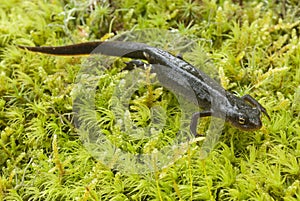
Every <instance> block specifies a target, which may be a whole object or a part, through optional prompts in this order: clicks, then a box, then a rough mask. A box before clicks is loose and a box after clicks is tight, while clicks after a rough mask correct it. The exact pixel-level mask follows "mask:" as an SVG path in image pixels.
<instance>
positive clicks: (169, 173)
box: [0, 0, 300, 200]
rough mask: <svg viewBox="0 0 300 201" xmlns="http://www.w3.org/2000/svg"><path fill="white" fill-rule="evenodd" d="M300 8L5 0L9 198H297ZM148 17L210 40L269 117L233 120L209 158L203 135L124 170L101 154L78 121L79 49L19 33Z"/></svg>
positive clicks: (0, 122) (63, 40) (102, 32)
mask: <svg viewBox="0 0 300 201" xmlns="http://www.w3.org/2000/svg"><path fill="white" fill-rule="evenodd" d="M299 17H300V9H299V3H298V1H293V0H290V1H289V0H281V1H279V0H278V1H275V0H273V1H272V0H269V1H258V0H257V1H246V0H245V1H240V2H232V1H225V0H224V1H207V0H202V1H197V0H195V1H184V0H175V1H171V0H166V1H165V0H164V1H161V0H156V1H154V0H150V1H145V0H138V1H137V0H116V1H96V0H95V1H83V0H81V1H80V0H73V1H72V0H71V1H63V0H61V1H59V0H49V1H45V0H33V1H27V0H24V1H18V0H6V1H4V0H1V3H0V130H1V139H0V167H1V169H0V172H1V177H0V200H299V199H300V164H299V157H300V141H299V138H300V123H299V122H300V121H299V115H300V43H299V34H300V20H299V19H300V18H299ZM146 28H160V29H164V30H170V29H173V30H178V31H179V33H181V34H182V35H185V36H190V37H193V38H199V39H202V40H209V41H211V43H210V44H208V43H207V44H205V45H204V46H203V49H204V50H205V51H207V55H208V56H209V58H210V59H211V60H212V61H213V63H214V65H215V66H216V67H217V68H218V70H219V77H220V79H221V83H222V85H223V86H224V87H225V88H226V89H228V90H230V91H232V92H234V93H236V94H239V95H244V94H251V95H252V96H253V97H255V98H256V99H257V100H258V101H259V102H260V103H261V104H262V105H264V106H265V107H266V108H267V110H268V112H269V114H270V116H271V121H268V120H267V119H266V118H265V117H263V123H264V126H263V128H262V129H260V130H258V131H255V132H242V131H239V130H237V129H236V128H233V127H232V126H230V125H227V126H226V127H225V129H224V131H223V135H222V136H221V138H220V141H219V143H218V144H217V146H216V147H215V149H214V150H213V151H212V153H211V154H210V155H209V156H208V158H206V159H204V160H200V159H199V156H200V151H199V148H198V146H197V144H194V145H191V148H190V149H189V150H188V152H187V153H186V154H185V155H184V156H183V157H182V158H181V159H179V160H178V161H175V163H174V164H173V165H171V166H169V167H167V168H165V169H163V170H158V171H156V172H153V173H149V174H140V175H136V174H134V175H133V174H123V173H120V172H116V171H114V170H111V169H110V168H108V167H106V166H105V165H103V164H102V163H101V162H100V161H97V160H95V159H94V158H93V157H92V156H91V154H90V153H89V152H88V151H87V150H86V149H85V148H84V147H83V145H82V142H81V140H80V139H79V136H78V133H77V131H76V128H75V127H74V125H73V114H72V97H71V92H72V89H73V88H74V81H75V78H76V75H77V73H78V71H79V69H80V64H81V58H80V57H53V56H48V55H41V54H35V53H30V52H26V51H22V50H20V49H19V48H18V47H17V45H32V46H36V45H53V46H54V45H65V44H72V43H79V42H84V41H92V40H96V39H99V38H102V37H103V36H107V35H106V34H108V33H113V32H114V33H122V32H124V31H128V30H132V29H146ZM108 74H109V75H111V76H110V77H109V79H107V81H108V80H110V81H108V83H107V86H111V85H110V82H114V81H117V80H118V79H120V76H118V75H119V71H118V70H116V69H114V68H113V69H112V70H110V71H109V72H108ZM111 78H115V79H116V80H111ZM103 82H104V83H106V82H105V80H104V81H103ZM102 84H103V83H102ZM103 86H104V85H103ZM109 94H110V92H109V90H107V91H105V92H103V94H102V95H103V96H101V97H102V98H103V101H102V102H101V101H99V105H98V107H99V108H100V109H102V110H101V111H104V112H103V114H110V110H109V107H108V105H105V103H106V102H107V100H109V99H110V96H109ZM106 117H107V115H103V116H100V120H103V118H106ZM113 120H114V117H113V116H112V117H111V118H106V119H105V121H108V122H110V123H108V124H113ZM103 121H104V120H103ZM100 122H101V121H100ZM108 130H109V129H108ZM112 134H114V132H112Z"/></svg>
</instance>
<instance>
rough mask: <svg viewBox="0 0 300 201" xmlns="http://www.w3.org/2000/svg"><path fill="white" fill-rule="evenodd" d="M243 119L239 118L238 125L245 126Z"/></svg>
mask: <svg viewBox="0 0 300 201" xmlns="http://www.w3.org/2000/svg"><path fill="white" fill-rule="evenodd" d="M245 121H246V120H245V118H244V117H239V124H241V125H244V124H245Z"/></svg>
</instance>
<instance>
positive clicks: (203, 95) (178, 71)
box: [20, 41, 270, 135]
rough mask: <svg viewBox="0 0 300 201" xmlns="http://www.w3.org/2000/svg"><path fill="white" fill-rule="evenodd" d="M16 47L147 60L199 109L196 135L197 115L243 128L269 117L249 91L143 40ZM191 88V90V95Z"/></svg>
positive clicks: (256, 126) (165, 81)
mask: <svg viewBox="0 0 300 201" xmlns="http://www.w3.org/2000/svg"><path fill="white" fill-rule="evenodd" d="M20 47H21V48H22V49H28V50H30V51H34V52H41V53H46V54H54V55H84V54H103V55H108V56H117V57H128V58H132V59H142V60H147V61H148V63H149V64H152V66H151V71H152V72H154V73H156V74H157V77H158V80H159V81H160V82H161V84H162V85H163V86H165V87H168V88H171V89H173V90H175V91H176V92H178V93H179V94H181V95H182V96H184V97H185V98H186V99H189V100H190V101H191V102H194V103H195V104H198V105H199V106H200V107H201V108H202V109H203V111H200V112H196V113H194V114H193V117H192V120H191V124H190V130H191V132H192V133H193V134H194V135H197V132H196V128H197V121H198V119H199V118H201V117H206V116H215V117H219V118H225V120H226V121H227V122H230V123H231V124H232V125H233V126H235V127H237V128H239V129H241V130H244V131H249V130H257V129H259V128H261V127H262V122H261V113H264V114H265V115H266V116H267V117H268V118H269V119H270V117H269V115H268V113H267V111H266V109H265V108H264V107H263V106H262V105H261V104H259V103H258V102H257V101H256V100H255V99H254V98H252V97H251V96H250V95H245V96H243V97H241V98H240V97H237V96H235V95H234V94H232V93H230V92H228V91H226V90H225V89H224V88H223V87H222V86H221V85H220V84H218V83H217V82H216V81H215V80H213V79H212V78H210V77H209V76H208V75H206V74H205V73H204V72H202V71H201V70H199V69H197V68H195V67H194V66H193V65H191V64H190V63H188V62H186V61H184V60H183V59H182V58H179V57H176V56H173V55H172V54H170V53H169V52H166V51H164V50H161V49H159V48H155V47H152V46H149V45H146V44H143V43H135V42H121V41H106V42H87V43H81V44H75V45H68V46H59V47H25V46H20ZM191 92H192V93H194V94H192V95H191Z"/></svg>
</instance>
